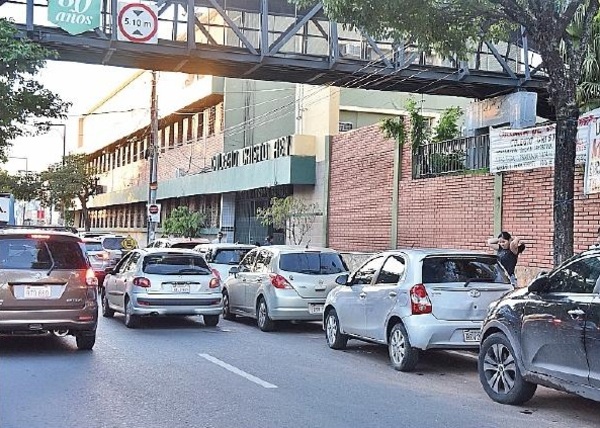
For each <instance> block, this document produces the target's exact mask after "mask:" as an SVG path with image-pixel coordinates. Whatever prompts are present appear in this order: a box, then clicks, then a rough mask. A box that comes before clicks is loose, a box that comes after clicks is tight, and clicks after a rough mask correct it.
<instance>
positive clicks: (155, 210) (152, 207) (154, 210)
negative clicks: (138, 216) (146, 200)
mask: <svg viewBox="0 0 600 428" xmlns="http://www.w3.org/2000/svg"><path fill="white" fill-rule="evenodd" d="M158 210H159V208H158V205H150V206H149V207H148V212H149V213H150V214H158Z"/></svg>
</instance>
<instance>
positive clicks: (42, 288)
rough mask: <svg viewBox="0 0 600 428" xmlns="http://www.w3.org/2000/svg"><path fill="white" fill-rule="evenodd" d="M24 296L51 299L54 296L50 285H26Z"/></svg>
mask: <svg viewBox="0 0 600 428" xmlns="http://www.w3.org/2000/svg"><path fill="white" fill-rule="evenodd" d="M23 297H24V298H25V299H49V298H50V297H52V288H51V287H50V286H49V285H26V286H25V289H24V290H23Z"/></svg>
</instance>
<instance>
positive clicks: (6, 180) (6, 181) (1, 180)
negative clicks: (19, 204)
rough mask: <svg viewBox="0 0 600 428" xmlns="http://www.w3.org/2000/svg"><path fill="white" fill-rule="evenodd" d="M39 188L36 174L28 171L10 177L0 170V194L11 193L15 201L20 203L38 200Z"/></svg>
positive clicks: (39, 183) (38, 178) (38, 176)
mask: <svg viewBox="0 0 600 428" xmlns="http://www.w3.org/2000/svg"><path fill="white" fill-rule="evenodd" d="M40 186H41V182H40V175H39V174H38V173H35V172H31V171H30V172H27V173H22V174H17V175H11V174H9V173H8V172H6V171H4V170H0V192H9V193H12V194H13V196H14V197H15V199H18V200H20V201H33V200H36V199H39V189H40Z"/></svg>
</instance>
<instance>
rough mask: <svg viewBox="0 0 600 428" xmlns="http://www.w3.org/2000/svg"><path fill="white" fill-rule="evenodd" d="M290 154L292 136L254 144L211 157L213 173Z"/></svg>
mask: <svg viewBox="0 0 600 428" xmlns="http://www.w3.org/2000/svg"><path fill="white" fill-rule="evenodd" d="M291 153H292V136H291V135H286V136H284V137H279V138H276V139H274V140H269V141H265V142H264V143H260V144H254V145H253V146H249V147H244V148H243V149H238V150H232V151H230V152H225V153H219V154H217V155H215V156H213V157H212V161H211V165H212V170H213V171H220V170H223V169H228V168H235V167H237V166H244V165H250V164H254V163H258V162H263V161H266V160H269V159H277V158H281V157H285V156H290V155H291Z"/></svg>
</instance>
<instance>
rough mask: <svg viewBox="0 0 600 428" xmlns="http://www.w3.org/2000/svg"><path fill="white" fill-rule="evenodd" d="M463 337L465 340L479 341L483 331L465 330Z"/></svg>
mask: <svg viewBox="0 0 600 428" xmlns="http://www.w3.org/2000/svg"><path fill="white" fill-rule="evenodd" d="M463 339H464V340H465V342H479V340H480V339H481V333H480V332H479V330H464V331H463Z"/></svg>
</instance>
